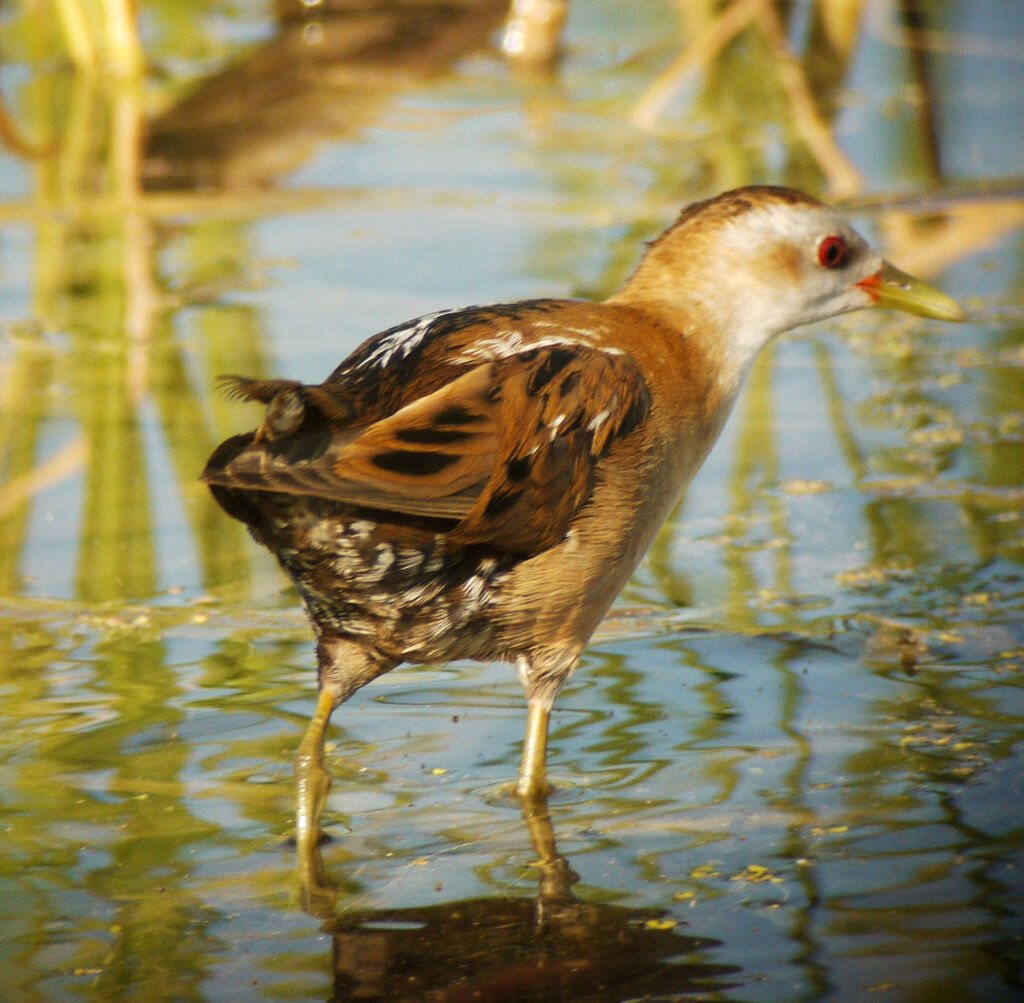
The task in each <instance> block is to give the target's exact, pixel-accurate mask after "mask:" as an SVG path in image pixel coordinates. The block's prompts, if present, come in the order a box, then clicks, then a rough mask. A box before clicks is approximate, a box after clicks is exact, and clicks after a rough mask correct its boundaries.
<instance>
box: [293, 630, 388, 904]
mask: <svg viewBox="0 0 1024 1003" xmlns="http://www.w3.org/2000/svg"><path fill="white" fill-rule="evenodd" d="M316 654H317V681H318V684H319V689H318V692H317V698H316V709H315V710H314V711H313V717H312V718H311V720H310V722H309V725H308V726H307V728H306V732H305V734H304V735H303V736H302V741H301V742H300V743H299V748H298V752H297V753H296V756H295V843H296V850H297V854H298V868H299V881H300V884H301V888H302V896H303V900H304V904H305V905H306V906H307V907H309V908H312V910H313V911H316V912H319V907H318V906H316V905H314V903H316V902H318V901H320V900H329V899H330V897H331V896H332V894H333V891H332V889H331V888H330V887H329V885H328V884H327V883H326V881H325V880H324V875H323V865H322V862H321V859H320V841H321V838H322V833H321V831H320V815H321V813H322V812H323V809H324V805H325V804H326V802H327V794H328V792H329V791H330V789H331V775H330V773H328V772H327V769H326V767H325V766H324V738H325V736H326V734H327V726H328V724H329V723H330V720H331V714H332V713H333V711H334V708H335V707H337V706H338V705H339V704H342V703H344V702H345V701H346V700H347V699H348V698H349V697H350V696H351V695H352V694H353V693H355V691H356V690H358V689H360V688H361V687H363V686H365V685H366V684H367V683H368V682H370V681H371V680H373V679H376V678H377V676H379V675H381V674H382V673H384V672H387V671H388V669H390V668H393V667H394V663H392V662H382V661H380V660H378V659H375V658H374V657H373V656H372V655H371V654H370V653H369V652H367V651H366V649H365V648H364V647H363V646H362V645H359V644H356V643H355V642H354V641H350V640H347V639H345V638H341V637H335V636H327V635H323V634H321V635H320V637H319V638H318V640H317V646H316Z"/></svg>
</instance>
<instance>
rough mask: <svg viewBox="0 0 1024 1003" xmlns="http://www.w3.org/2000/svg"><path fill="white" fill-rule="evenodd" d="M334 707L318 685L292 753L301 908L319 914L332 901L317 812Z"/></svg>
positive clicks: (323, 794)
mask: <svg viewBox="0 0 1024 1003" xmlns="http://www.w3.org/2000/svg"><path fill="white" fill-rule="evenodd" d="M333 710H334V697H333V696H332V694H331V693H330V692H329V691H328V690H327V689H321V690H320V692H319V693H318V695H317V698H316V710H315V711H314V712H313V718H312V720H311V721H310V722H309V726H308V727H307V728H306V733H305V735H303V736H302V741H301V742H300V743H299V751H298V753H297V755H296V757H295V795H296V803H295V843H296V852H297V857H298V860H297V864H298V870H299V881H300V884H301V890H302V899H303V905H304V907H305V908H307V909H310V910H311V911H313V912H315V913H317V914H319V913H320V912H321V911H322V910H323V909H324V908H329V907H330V905H331V904H333V898H334V888H333V887H332V886H331V885H330V884H329V883H328V882H327V880H326V878H325V876H324V871H323V861H322V860H321V858H320V814H321V812H322V811H323V808H324V804H325V803H326V801H327V793H328V791H330V789H331V775H330V773H328V772H327V770H326V768H325V767H324V736H325V734H326V733H327V725H328V723H329V722H330V720H331V712H332V711H333Z"/></svg>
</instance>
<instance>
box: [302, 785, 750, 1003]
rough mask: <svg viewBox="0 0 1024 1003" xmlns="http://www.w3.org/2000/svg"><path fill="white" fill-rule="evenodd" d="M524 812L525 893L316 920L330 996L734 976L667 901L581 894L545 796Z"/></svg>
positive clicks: (313, 862) (580, 989)
mask: <svg viewBox="0 0 1024 1003" xmlns="http://www.w3.org/2000/svg"><path fill="white" fill-rule="evenodd" d="M523 819H524V821H525V823H526V827H527V831H528V833H529V837H530V841H531V843H532V844H533V849H534V852H535V853H536V854H537V858H538V860H539V868H538V870H539V874H540V879H539V883H538V890H537V895H536V896H535V897H534V898H526V897H513V896H487V897H481V898H474V899H463V900H460V901H457V902H445V903H441V904H438V905H432V906H419V907H410V908H394V909H365V910H353V911H341V912H338V913H337V914H335V915H332V916H331V917H330V918H329V919H327V921H326V922H325V923H324V926H323V930H324V932H326V933H329V934H330V936H331V944H332V958H333V964H332V968H333V979H334V995H333V999H336V1000H349V999H359V1000H389V1001H391V1000H428V999H429V1000H444V1001H446V1003H447V1001H452V1003H454V1001H461V1000H467V1001H468V1000H488V1001H502V1000H516V1001H523V1000H537V1001H541V1000H543V1001H545V1003H557V1001H570V1000H571V1001H574V1003H576V1001H604V1000H608V1001H611V1000H622V999H631V998H641V997H654V996H657V997H659V998H669V997H670V998H673V999H675V998H680V997H684V996H688V995H691V994H695V995H696V994H700V995H702V996H704V995H706V994H707V993H709V992H717V991H723V990H725V989H727V988H730V987H732V986H735V985H737V984H738V982H737V975H738V974H739V971H740V970H739V969H738V968H736V967H734V966H729V965H722V964H713V963H711V962H709V961H707V960H705V957H704V952H707V951H709V950H711V949H713V948H715V947H717V946H719V944H720V942H719V941H716V940H712V939H710V938H706V937H694V936H690V935H688V934H684V933H681V932H680V930H681V927H682V924H680V923H675V922H674V921H672V920H671V919H670V918H668V916H667V914H666V913H665V911H664V910H658V909H649V908H648V909H638V908H630V907H628V906H621V905H610V904H601V903H592V902H583V901H581V900H580V899H578V898H577V897H576V895H575V894H574V893H573V890H572V886H573V885H574V884H575V882H576V881H577V880H578V878H577V875H576V874H574V873H573V871H572V870H571V868H570V867H569V864H568V862H567V861H566V860H565V858H564V857H562V856H561V855H560V854H559V853H558V850H557V847H556V845H555V837H554V831H553V828H552V825H551V816H550V814H549V812H548V806H547V803H546V801H544V800H543V799H538V800H534V801H530V802H524V804H523ZM309 855H310V859H308V860H306V861H305V862H304V863H302V862H300V863H301V867H300V873H301V871H305V873H306V875H307V876H309V875H315V876H316V878H317V880H318V881H319V885H318V891H319V895H318V896H317V897H316V898H315V899H314V900H313V901H315V902H318V903H319V904H320V905H321V906H323V905H325V904H326V897H325V896H326V893H327V892H328V890H329V888H330V883H329V881H328V879H327V878H326V876H325V873H324V869H323V866H322V862H321V860H320V851H319V848H318V847H315V848H312V849H311V850H310V851H309ZM321 915H322V914H321Z"/></svg>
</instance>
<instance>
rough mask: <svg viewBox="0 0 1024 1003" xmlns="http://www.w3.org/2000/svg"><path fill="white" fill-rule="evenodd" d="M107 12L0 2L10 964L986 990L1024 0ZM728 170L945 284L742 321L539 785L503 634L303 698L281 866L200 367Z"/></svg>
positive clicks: (290, 987)
mask: <svg viewBox="0 0 1024 1003" xmlns="http://www.w3.org/2000/svg"><path fill="white" fill-rule="evenodd" d="M137 7H138V9H137V10H136V9H134V8H133V5H132V4H131V3H129V2H128V0H22V2H20V3H12V4H6V5H4V7H3V9H2V10H0V143H2V148H0V652H2V658H0V804H2V806H3V809H2V814H0V824H2V826H3V832H4V841H3V847H2V849H0V966H2V969H3V972H4V975H3V983H4V988H3V989H2V990H0V996H3V998H5V999H11V1000H48V999H61V1000H64V999H104V1000H106V999H119V998H129V997H132V998H134V997H145V998H148V999H153V1000H158V999H174V1000H193V999H194V1000H207V999H209V1000H220V999H223V1000H233V999H241V998H251V999H264V998H268V999H269V998H272V999H289V1000H305V999H310V1000H313V999H315V1000H322V999H325V998H333V999H348V998H360V999H388V1000H393V999H408V1000H417V999H444V1000H463V999H483V1000H501V999H517V1000H523V999H536V1000H543V1001H549V1000H562V999H564V1000H595V1001H596V1000H627V999H635V998H639V997H643V996H644V995H645V994H646V995H648V996H649V997H652V998H656V999H666V1000H667V999H673V1000H674V999H683V998H695V999H705V1000H723V1001H725V1000H729V1001H733V1000H735V1001H776V1000H777V1001H786V1003H793V1001H800V1000H811V999H826V998H827V999H837V1000H839V999H849V1000H863V999H866V998H870V999H872V1000H874V999H877V1000H879V1001H886V1000H919V1001H925V1000H943V1001H945V1000H948V999H949V998H951V997H950V996H949V992H950V987H953V986H955V992H956V998H957V999H958V1000H961V1001H974V1000H977V1001H979V1003H980V1001H984V1003H991V1001H997V1000H1004V999H1005V1000H1009V999H1015V998H1020V997H1019V994H1020V993H1021V991H1022V990H1024V982H1022V978H1024V977H1022V963H1021V959H1022V957H1024V941H1022V936H1024V922H1022V912H1024V887H1022V877H1021V875H1022V872H1024V809H1022V805H1024V790H1022V786H1024V780H1022V772H1024V771H1022V763H1024V748H1022V739H1024V731H1022V724H1024V99H1022V95H1024V6H1022V5H1020V4H1018V3H1014V2H1010V0H817V2H815V0H792V2H772V0H731V2H712V0H637V2H635V3H630V4H625V3H615V2H612V0H575V2H573V3H571V4H563V3H560V2H558V0H542V2H535V0H524V2H521V3H517V4H516V5H515V9H513V10H510V9H509V7H508V5H507V4H506V3H502V2H498V0H447V2H444V0H437V2H433V0H399V2H380V3H377V2H374V0H305V2H297V0H296V2H285V0H280V2H277V3H274V2H269V0H268V2H265V3H259V4H239V3H232V2H228V0H223V2H190V3H184V2H181V0H141V2H139V3H138V5H137ZM749 183H775V184H786V185H791V186H794V187H798V188H802V189H804V190H806V191H808V192H809V193H811V194H814V195H817V196H819V197H822V198H826V199H829V200H831V201H834V202H837V203H839V204H841V205H843V206H844V207H845V208H846V209H847V211H848V212H849V213H850V214H851V215H852V217H853V218H854V219H855V221H856V223H857V225H858V226H859V227H860V228H861V230H862V232H864V233H865V235H867V236H868V237H869V238H871V239H872V240H873V241H874V242H875V243H876V244H877V245H878V246H879V247H880V248H881V249H882V250H883V251H884V253H885V254H886V256H887V257H889V258H890V259H891V260H892V261H894V262H895V263H896V264H898V265H899V266H900V267H901V268H904V269H906V270H907V271H910V272H913V273H915V274H918V275H920V276H921V277H922V278H925V279H928V280H929V281H931V282H933V283H934V284H936V285H938V286H940V287H941V288H943V289H945V290H946V291H948V292H949V293H951V294H952V295H954V296H956V297H957V298H958V299H960V300H961V301H962V302H963V303H964V304H965V306H966V307H967V308H968V310H969V312H970V314H971V321H970V322H969V323H968V324H964V325H959V326H952V325H940V324H937V323H931V322H926V321H921V320H919V319H916V318H910V317H904V316H896V315H884V316H883V315H881V314H879V315H874V314H855V315H852V316H850V317H846V318H842V319H840V320H837V321H834V322H830V323H828V324H825V325H819V326H817V327H815V328H811V329H807V330H806V331H804V332H801V333H799V334H797V335H790V336H787V337H786V338H784V339H783V340H782V341H781V342H779V343H778V344H776V345H775V346H774V347H773V348H771V349H770V350H769V351H768V352H766V353H765V355H764V357H763V358H762V359H761V360H760V362H759V363H758V365H757V367H756V369H755V370H754V372H753V374H752V376H751V379H750V381H749V385H748V386H747V388H746V391H745V393H744V395H743V397H742V398H741V400H740V402H739V404H738V406H737V408H736V413H735V414H734V416H733V418H732V420H731V422H730V424H729V426H728V427H727V429H726V431H725V434H724V435H723V438H722V441H721V442H720V444H719V446H718V448H717V450H716V451H715V453H714V454H713V455H712V457H711V459H710V460H709V461H708V464H707V465H706V467H705V468H704V470H703V471H702V473H701V474H700V476H699V477H698V479H697V480H696V481H695V482H694V484H693V485H692V487H691V489H690V491H689V493H688V496H687V498H686V499H685V501H684V502H683V503H682V504H681V505H680V507H679V509H678V511H677V512H676V513H675V514H674V516H673V518H672V519H671V520H670V522H669V523H668V524H667V525H666V527H665V529H664V531H663V532H662V533H661V535H660V537H659V539H658V541H657V544H656V546H655V547H654V548H653V550H652V552H651V553H650V554H649V556H648V558H647V560H646V561H645V563H644V564H643V565H642V566H641V568H640V570H639V571H638V573H637V575H636V577H635V579H634V581H633V582H632V583H631V585H630V586H629V588H628V589H627V591H626V592H625V593H624V594H623V596H622V597H621V599H620V601H619V603H618V605H617V606H616V609H615V611H614V612H613V616H612V617H611V618H610V619H609V621H608V622H607V623H606V624H605V626H604V627H603V629H602V632H601V634H600V635H599V637H598V639H597V640H596V641H595V643H594V645H593V646H592V647H591V648H590V649H589V651H588V653H587V655H586V657H585V660H584V665H583V667H582V669H581V670H580V672H579V673H578V674H577V675H576V677H575V679H574V681H573V683H572V685H571V686H570V687H569V688H568V689H567V690H566V691H565V692H564V693H563V695H562V696H561V698H560V700H559V703H558V705H557V707H556V711H555V715H554V718H553V733H552V750H551V756H550V763H551V770H552V773H553V775H554V778H555V780H556V782H557V783H558V786H559V792H558V794H557V796H556V797H555V799H554V800H553V802H552V806H551V808H552V811H551V815H552V818H551V822H552V825H553V829H552V830H550V831H546V832H542V833H538V832H537V831H535V829H531V828H528V827H527V826H526V825H525V824H524V822H523V819H522V818H521V817H520V815H519V812H518V808H517V806H516V803H515V801H514V799H513V798H511V797H510V795H509V793H508V786H507V785H508V783H509V782H510V781H511V780H512V779H513V778H514V776H515V773H516V770H517V767H518V748H519V742H520V741H521V738H522V733H523V727H524V723H525V708H524V704H523V700H522V694H521V691H520V687H519V683H518V681H517V680H516V678H515V674H514V672H513V671H512V670H511V669H510V667H508V666H504V665H498V664H494V665H482V666H481V665H477V664H472V663H454V664H451V665H443V666H436V667H429V668H417V669H408V668H406V669H399V670H396V671H395V672H393V673H391V674H390V675H388V676H387V677H385V678H383V679H382V680H380V681H378V682H377V683H375V684H373V686H371V687H369V688H367V689H366V690H363V691H362V692H360V693H359V694H358V695H357V696H356V697H355V699H354V700H353V701H352V702H351V703H350V704H349V705H347V706H346V707H344V708H343V709H341V710H339V711H338V712H337V713H336V714H335V717H334V725H333V727H332V731H331V738H332V744H331V754H330V757H329V766H330V768H331V770H332V772H333V774H334V777H335V781H334V787H333V790H332V794H331V798H330V801H329V805H328V812H327V815H326V817H325V820H324V821H325V824H326V827H327V829H328V831H329V833H330V835H331V836H332V840H331V842H329V843H328V844H326V845H325V846H324V847H323V864H324V868H325V874H326V876H327V878H328V881H329V884H330V885H331V886H332V887H333V889H334V895H333V898H332V899H331V900H330V901H329V902H327V903H321V904H320V906H319V908H318V909H317V910H315V911H314V912H315V914H311V913H310V912H307V911H304V910H303V908H302V907H301V903H300V902H299V901H298V898H297V893H296V881H295V877H294V874H293V868H294V861H293V850H292V847H291V846H290V845H289V842H288V839H289V834H290V827H291V814H292V799H293V788H292V757H293V755H294V750H295V747H296V745H297V743H298V740H299V738H300V737H301V734H302V730H303V728H304V727H305V724H306V721H307V719H308V716H309V714H310V712H311V710H312V706H313V697H314V691H315V676H314V668H315V659H314V656H313V652H312V645H311V642H310V634H309V629H308V627H307V625H306V621H305V618H304V616H303V615H302V614H301V612H300V610H299V607H298V602H297V598H296V596H295V594H294V592H293V591H292V590H291V589H290V588H288V586H287V582H286V581H285V579H284V578H283V576H282V575H281V574H280V572H279V571H278V570H277V568H276V566H275V565H274V564H273V563H272V560H271V559H270V558H269V557H268V556H267V555H266V554H265V553H264V552H262V551H260V550H259V549H257V548H256V547H255V545H254V544H253V543H252V542H251V541H250V540H249V539H248V537H247V536H246V535H245V533H244V531H243V529H242V528H241V526H240V525H239V524H237V523H235V522H233V521H232V520H230V519H228V518H227V517H226V516H224V515H223V514H222V513H221V512H220V511H219V510H218V509H217V508H216V506H215V505H214V503H213V502H212V501H211V499H210V498H209V496H208V494H207V492H206V490H205V488H204V487H203V486H202V485H200V484H199V483H198V482H197V479H196V478H197V476H198V473H199V471H200V470H201V469H202V466H203V464H204V462H205V459H206V457H207V455H208V454H209V452H210V451H211V450H212V448H213V447H214V446H215V445H216V443H218V442H219V441H220V440H221V439H222V438H224V437H226V436H228V435H230V434H233V433H235V432H239V431H244V430H246V429H248V428H251V427H252V426H253V425H254V424H255V423H256V421H257V420H258V414H257V413H255V412H254V411H253V409H252V408H251V407H250V406H246V405H242V404H238V403H236V402H232V401H228V400H226V399H225V398H224V397H222V396H220V395H219V394H218V393H217V392H216V389H215V379H216V377H217V376H218V375H219V374H222V373H242V374H245V375H249V376H254V377H270V376H283V377H294V378H299V379H304V380H312V381H319V380H320V379H322V378H323V377H324V376H326V374H327V373H328V372H330V370H331V369H332V368H333V367H334V366H335V364H336V363H337V362H338V361H340V360H341V359H342V358H343V357H344V356H345V355H346V354H347V353H348V352H349V351H351V349H352V348H354V347H355V346H356V345H357V344H358V343H359V342H360V341H362V340H363V339H364V338H365V337H367V336H368V335H370V334H372V333H374V332H375V331H378V330H381V329H383V328H386V327H388V326H391V325H392V324H395V323H398V322H399V321H402V320H405V319H408V318H410V317H414V316H416V315H418V314H421V313H424V312H427V311H430V310H433V309H437V308H441V307H451V306H459V305H467V304H471V303H487V302H494V301H507V300H512V299H518V298H523V297H528V296H548V295H552V296H580V297H597V298H600V297H604V296H607V295H609V294H610V293H612V292H613V291H614V290H615V289H616V288H617V287H618V285H619V284H620V283H621V282H622V281H623V279H624V278H625V276H626V275H627V274H628V273H629V271H630V270H631V268H632V266H633V265H634V264H635V262H636V260H637V257H638V254H639V251H640V248H641V245H642V242H643V241H644V240H646V239H649V238H650V237H652V236H654V235H655V234H657V233H658V232H659V231H660V230H661V229H662V228H663V227H664V226H665V225H667V224H668V223H669V222H670V221H671V220H672V219H673V218H674V216H675V215H676V214H677V213H678V211H679V209H680V208H681V207H682V206H683V205H684V204H686V203H687V202H689V201H693V200H695V199H698V198H704V197H707V196H709V195H712V194H716V193H717V192H719V191H721V190H723V189H726V188H730V187H735V186H737V185H744V184H749ZM551 839H554V840H557V846H558V849H559V851H560V852H561V853H562V854H563V855H564V857H565V858H566V859H567V860H568V864H569V866H570V867H571V868H572V871H573V872H575V874H572V875H570V874H562V875H560V876H556V877H557V880H556V879H555V878H553V877H552V875H551V874H550V873H548V871H546V870H545V869H543V868H538V867H536V866H535V864H536V860H537V857H538V854H541V855H543V853H542V850H543V846H544V845H545V840H551ZM868 994H870V995H868Z"/></svg>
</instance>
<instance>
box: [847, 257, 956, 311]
mask: <svg viewBox="0 0 1024 1003" xmlns="http://www.w3.org/2000/svg"><path fill="white" fill-rule="evenodd" d="M858 284H859V285H860V287H861V288H862V289H863V290H864V291H865V292H866V293H868V294H869V295H870V296H872V297H873V298H874V300H875V305H876V306H880V307H885V308H887V309H889V310H904V311H906V312H907V313H914V314H917V315H918V316H919V317H934V318H935V319H936V320H954V321H961V320H967V312H966V311H965V310H964V308H963V307H962V306H960V304H959V303H957V301H956V300H955V299H953V297H952V296H947V295H946V294H945V293H944V292H940V291H939V290H938V289H935V288H933V287H932V286H930V285H928V284H927V283H926V282H922V281H921V280H920V279H915V278H914V276H913V275H908V274H907V273H906V272H901V271H900V270H899V269H898V268H897V267H896V266H895V265H890V264H889V262H888V261H883V262H882V267H881V269H880V270H879V271H878V272H876V273H875V274H874V275H871V276H869V277H868V278H866V279H864V281H863V282H860V283H858Z"/></svg>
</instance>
